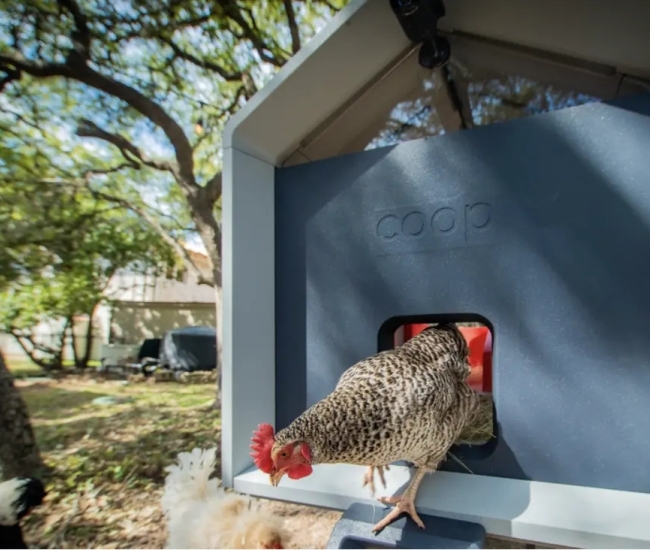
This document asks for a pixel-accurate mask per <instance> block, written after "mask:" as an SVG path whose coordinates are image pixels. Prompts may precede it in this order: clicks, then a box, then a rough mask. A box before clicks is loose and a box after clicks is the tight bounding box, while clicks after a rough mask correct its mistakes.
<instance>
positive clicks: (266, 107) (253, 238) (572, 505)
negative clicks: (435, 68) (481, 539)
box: [222, 0, 650, 548]
mask: <svg viewBox="0 0 650 550" xmlns="http://www.w3.org/2000/svg"><path fill="white" fill-rule="evenodd" d="M445 5H446V8H447V15H446V16H445V17H444V18H442V19H441V20H440V22H439V28H440V29H441V31H444V32H445V33H447V36H448V38H449V40H450V42H451V47H452V57H454V56H456V58H457V60H458V61H459V62H460V63H461V64H463V65H465V66H467V67H470V68H471V70H481V71H487V72H488V73H489V72H506V73H509V74H517V75H520V76H523V77H526V78H530V79H532V80H536V81H539V82H544V83H548V84H551V85H556V86H558V87H561V88H562V87H564V88H567V89H570V90H573V91H575V92H579V93H584V94H588V95H592V96H595V97H598V98H602V99H610V98H614V97H616V96H617V95H620V94H625V93H630V92H632V91H637V90H642V89H644V88H645V89H650V88H648V84H647V82H648V81H650V32H648V28H649V27H648V22H650V2H644V1H643V0H597V1H592V0H564V1H563V2H549V1H548V0H445ZM422 71H423V69H421V68H420V67H419V65H418V63H417V52H416V49H415V48H414V47H413V45H412V44H410V42H409V41H408V39H407V38H406V37H405V35H404V33H403V32H402V29H401V27H400V26H399V23H398V21H397V19H396V17H395V16H394V15H393V13H392V11H391V9H390V5H389V1H388V0H354V1H353V2H352V3H351V4H350V5H348V6H347V7H346V8H345V9H344V10H343V11H341V12H340V13H339V14H338V15H337V16H336V17H335V18H334V19H333V20H332V21H331V22H330V23H329V24H328V25H327V26H326V27H325V29H323V30H322V31H321V32H320V33H319V34H318V35H317V36H316V37H315V38H314V39H313V40H312V41H311V42H309V43H308V44H307V45H306V46H305V47H304V48H303V49H302V50H301V51H300V52H299V53H298V54H297V55H296V56H295V57H294V58H293V59H291V61H290V62H289V63H287V65H286V66H285V67H283V69H282V70H281V71H280V72H279V73H278V74H277V75H276V76H275V78H274V79H273V80H272V81H271V82H270V83H269V84H268V85H267V86H266V87H265V88H264V89H263V90H261V91H260V92H259V93H258V94H256V95H255V97H253V98H252V100H251V101H250V102H249V103H248V104H247V105H246V106H245V107H244V108H243V109H241V110H240V111H239V112H238V113H237V114H236V115H235V116H233V117H232V119H231V120H230V122H229V123H228V125H227V127H226V130H225V133H224V140H223V144H224V173H223V187H224V191H223V239H224V241H223V250H224V254H223V435H222V445H223V457H222V458H223V479H224V483H225V484H226V485H227V486H230V487H234V488H235V489H237V490H239V491H242V492H246V493H250V494H254V495H259V496H265V497H269V498H279V499H285V500H290V501H294V502H302V503H306V504H314V505H320V506H326V507H332V508H339V509H344V508H345V507H347V506H348V505H349V504H350V503H352V502H354V501H360V500H367V499H368V495H367V493H366V492H364V491H363V490H362V488H361V486H360V483H359V479H360V478H361V475H362V473H361V471H362V469H359V468H357V467H353V466H345V465H335V466H319V467H318V468H316V469H315V472H314V474H313V475H311V476H309V477H308V478H305V479H303V480H300V481H299V482H290V483H289V482H287V483H286V484H285V483H283V485H282V486H280V487H277V488H274V487H271V485H270V484H269V482H268V479H267V477H266V476H265V475H264V474H262V473H261V472H259V471H257V470H255V469H254V467H253V464H252V460H251V458H250V457H249V444H250V436H251V434H252V431H253V430H254V429H255V427H256V426H257V425H258V423H260V422H271V423H272V422H273V421H274V418H275V280H274V272H275V246H276V244H275V239H274V177H275V168H276V167H279V166H284V165H290V164H299V163H303V162H309V161H313V160H318V159H322V158H327V157H332V156H337V155H341V154H345V153H349V152H352V151H360V150H363V149H364V148H366V147H367V146H368V144H369V143H370V141H371V140H372V139H373V137H376V135H377V131H378V129H380V128H381V127H382V125H383V123H384V122H385V120H386V117H387V116H388V114H389V113H390V111H391V110H392V109H393V107H394V106H395V105H396V104H397V103H398V102H399V101H402V100H404V99H405V98H407V97H409V94H412V93H416V91H419V88H418V86H420V83H421V79H422ZM431 93H432V95H433V96H434V97H433V101H435V103H436V110H437V113H438V114H437V116H438V118H439V121H438V122H439V124H440V126H441V127H442V128H443V129H444V130H445V131H453V130H455V129H458V128H459V127H460V115H459V113H457V112H456V111H455V110H454V109H453V107H452V104H451V102H450V100H449V98H448V97H447V94H446V92H445V89H444V87H443V86H440V87H437V88H435V90H434V91H432V92H431ZM391 471H392V470H391ZM407 475H408V473H407V471H406V469H404V471H399V469H398V470H397V471H396V473H395V475H393V476H392V479H391V481H390V486H389V487H388V491H389V492H390V491H397V489H398V488H399V487H400V486H401V485H402V483H403V482H404V481H405V480H406V478H407ZM418 505H419V506H420V507H421V508H422V509H423V510H425V511H428V512H430V513H436V514H439V515H446V516H451V517H458V518H462V519H467V520H470V521H478V522H479V523H482V524H483V525H484V526H485V527H486V529H487V530H488V532H489V533H491V534H494V535H499V536H505V537H513V538H518V539H524V540H531V541H540V542H544V543H547V544H552V545H562V546H574V547H594V548H596V547H608V548H612V547H627V548H632V547H648V546H649V545H650V522H648V521H647V517H648V516H647V514H648V510H650V495H647V494H641V493H626V492H621V491H611V490H603V489H594V488H587V487H574V486H567V485H557V484H550V483H541V482H530V481H522V480H512V479H502V478H491V477H482V476H470V475H463V474H454V473H448V472H439V473H436V474H435V475H434V476H432V479H431V481H430V483H428V484H426V485H423V488H422V489H421V491H420V493H419V495H418Z"/></svg>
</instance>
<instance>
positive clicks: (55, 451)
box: [16, 378, 220, 548]
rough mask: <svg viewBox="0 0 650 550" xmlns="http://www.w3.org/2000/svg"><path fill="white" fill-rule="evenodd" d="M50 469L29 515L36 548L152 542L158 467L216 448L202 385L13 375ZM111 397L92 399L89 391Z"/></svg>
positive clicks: (216, 428) (157, 533)
mask: <svg viewBox="0 0 650 550" xmlns="http://www.w3.org/2000/svg"><path fill="white" fill-rule="evenodd" d="M16 385H17V386H18V387H19V388H20V391H21V393H22V395H23V397H24V398H25V400H26V401H27V404H28V406H29V410H30V413H31V416H32V423H33V426H34V429H35V431H36V437H37V439H38V442H39V445H40V448H41V452H42V454H43V456H44V458H45V461H46V463H47V464H48V466H50V467H51V468H52V469H53V475H52V478H51V479H49V480H47V484H48V490H49V494H48V497H47V500H46V501H45V503H44V504H43V505H42V506H41V507H39V508H37V509H36V510H35V511H34V513H33V514H32V515H31V516H30V517H29V519H28V521H27V525H26V529H25V535H26V538H27V540H28V543H29V544H30V545H31V546H32V547H39V548H48V547H49V548H52V547H55V548H90V547H94V548H97V547H102V548H117V547H119V548H134V547H136V548H147V547H148V548H161V547H163V546H164V544H165V539H164V537H165V534H166V533H165V529H164V521H163V517H162V513H161V510H160V505H159V499H160V495H161V494H162V483H163V481H164V477H165V472H164V468H165V467H166V466H167V465H169V464H171V463H172V462H173V461H174V459H175V457H176V455H177V454H178V453H179V452H180V451H185V450H191V449H192V448H194V447H203V448H207V447H211V446H215V445H218V442H219V438H220V420H219V413H218V412H217V411H215V410H213V409H211V408H210V404H211V403H212V401H213V399H214V386H212V385H211V384H207V385H205V384H202V385H182V384H176V383H165V384H126V385H125V384H124V383H123V382H113V381H94V380H91V379H86V378H83V379H82V378H75V379H72V378H70V379H64V380H62V381H58V382H57V381H53V380H48V381H40V380H39V381H36V380H29V379H24V380H17V381H16ZM107 396H110V397H114V398H117V399H118V400H120V402H118V403H111V404H94V403H92V401H93V400H94V399H95V398H97V397H107Z"/></svg>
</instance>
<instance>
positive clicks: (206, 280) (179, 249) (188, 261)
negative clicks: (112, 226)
mask: <svg viewBox="0 0 650 550" xmlns="http://www.w3.org/2000/svg"><path fill="white" fill-rule="evenodd" d="M88 191H89V192H90V193H91V194H92V195H93V196H95V197H98V198H101V199H104V200H106V201H109V202H112V203H114V204H118V205H120V206H122V207H123V208H127V209H128V210H131V211H132V212H134V213H136V214H137V215H138V216H141V217H142V219H144V220H145V221H146V222H147V223H148V224H149V225H150V226H151V227H152V228H153V229H154V230H155V231H156V233H158V234H159V235H160V237H161V238H162V239H163V240H164V241H165V242H166V243H167V244H168V245H169V246H170V247H171V248H172V250H174V252H175V253H176V254H177V256H178V257H179V258H180V259H181V260H183V263H184V264H185V266H186V267H187V269H188V271H191V272H192V273H193V275H194V276H195V277H196V281H197V283H198V284H200V285H207V286H214V281H213V280H212V278H211V277H206V276H205V275H204V274H203V272H202V271H201V270H200V269H199V268H198V267H197V265H196V264H195V263H194V262H193V261H192V258H191V257H190V254H189V252H188V251H187V249H186V248H185V247H184V246H183V245H181V244H180V243H179V242H178V241H177V240H176V239H174V237H172V236H171V235H170V234H169V233H168V232H167V231H166V230H165V228H164V227H163V226H162V225H161V224H160V222H158V220H157V219H156V218H155V217H154V216H152V215H151V214H150V213H149V212H148V211H147V210H146V209H145V208H141V207H139V206H136V205H134V204H132V203H130V202H129V201H128V200H126V199H123V198H121V197H116V196H114V195H110V194H108V193H104V192H103V191H96V190H94V189H91V188H90V187H88Z"/></svg>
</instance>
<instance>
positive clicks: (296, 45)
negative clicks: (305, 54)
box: [283, 0, 301, 54]
mask: <svg viewBox="0 0 650 550" xmlns="http://www.w3.org/2000/svg"><path fill="white" fill-rule="evenodd" d="M283 1H284V11H286V12H287V21H288V22H289V30H290V31H291V51H292V52H293V53H294V54H296V53H298V51H299V50H300V47H301V44H300V31H299V30H298V23H296V13H295V12H294V11H293V4H292V3H291V0H283Z"/></svg>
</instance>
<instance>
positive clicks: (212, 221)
mask: <svg viewBox="0 0 650 550" xmlns="http://www.w3.org/2000/svg"><path fill="white" fill-rule="evenodd" d="M189 204H190V209H191V212H192V218H193V220H194V223H195V224H196V228H197V230H198V232H199V235H200V236H201V240H202V241H203V245H204V246H205V250H206V252H207V254H208V258H209V260H210V264H211V268H212V278H213V280H214V289H215V309H216V311H215V314H216V315H215V329H216V333H217V342H216V345H217V364H216V367H215V368H216V369H217V383H216V399H215V401H214V403H213V407H215V408H220V407H221V366H222V361H221V350H222V344H223V338H222V336H223V331H222V325H221V323H222V320H221V228H220V227H219V223H218V222H217V220H216V218H215V216H214V202H210V201H205V200H203V197H201V195H198V196H197V197H196V198H194V199H190V200H189Z"/></svg>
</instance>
